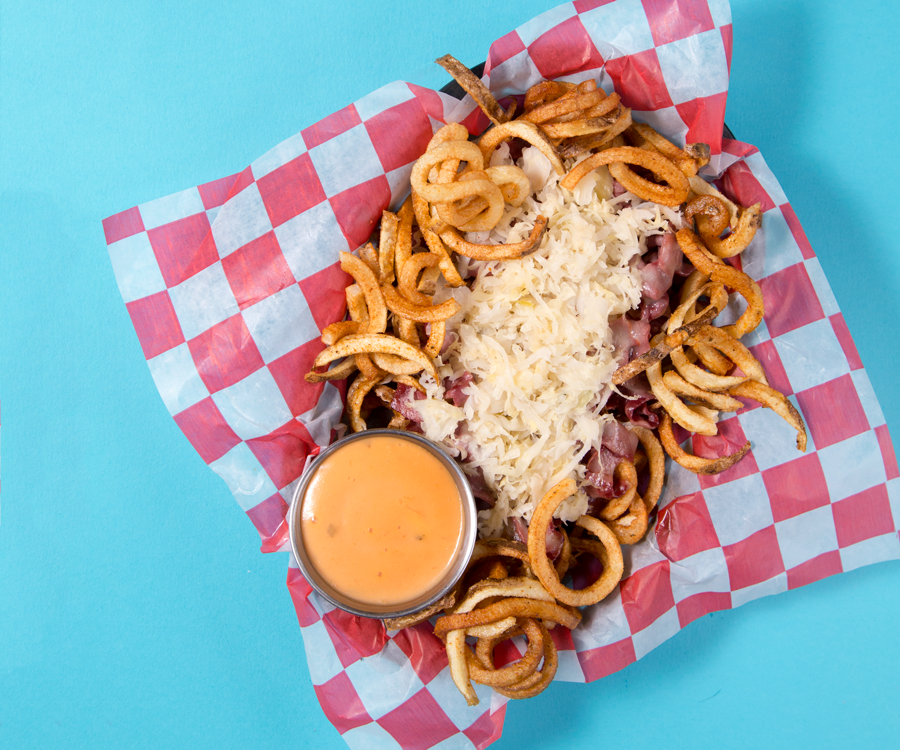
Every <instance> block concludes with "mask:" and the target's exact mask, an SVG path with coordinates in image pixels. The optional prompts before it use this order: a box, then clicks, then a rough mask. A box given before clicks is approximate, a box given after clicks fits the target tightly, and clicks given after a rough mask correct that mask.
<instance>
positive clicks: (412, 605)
mask: <svg viewBox="0 0 900 750" xmlns="http://www.w3.org/2000/svg"><path fill="white" fill-rule="evenodd" d="M379 435H386V436H390V437H394V438H402V439H404V440H409V441H412V442H414V443H417V444H418V445H419V446H421V447H423V448H425V449H426V450H427V451H428V452H429V453H431V454H432V455H433V456H434V457H435V458H437V459H438V460H439V461H440V462H441V464H442V465H443V466H444V467H445V468H446V469H447V471H448V472H450V474H451V475H452V477H453V480H454V482H455V484H456V488H457V490H458V491H459V498H460V502H461V503H462V519H463V523H462V533H461V540H460V543H459V545H458V546H457V551H456V556H455V557H454V559H453V560H452V562H451V564H450V565H449V566H448V567H447V569H446V570H445V572H444V575H443V576H442V577H441V578H440V579H439V580H438V581H437V582H436V583H435V584H434V586H433V587H432V588H431V589H430V590H429V591H427V592H425V593H424V594H422V595H421V596H419V597H417V598H416V599H413V600H412V601H409V602H404V603H403V604H399V605H397V604H393V605H378V604H369V603H366V602H359V601H357V600H355V599H353V598H351V597H348V596H347V595H345V594H343V593H342V592H340V591H338V590H337V589H335V588H334V587H332V586H331V585H330V584H329V583H328V581H327V580H325V578H323V577H322V576H321V575H320V574H319V572H318V571H317V570H316V569H315V567H314V566H313V565H312V563H311V561H310V559H309V555H308V554H307V552H306V550H305V549H304V547H303V533H302V529H301V522H300V519H301V514H302V510H303V500H304V498H305V497H306V491H307V488H308V487H309V484H310V481H311V480H312V478H313V476H314V475H315V473H316V471H317V470H318V468H319V467H320V466H321V464H322V462H323V461H324V460H325V459H326V458H328V456H330V455H332V454H333V453H335V452H336V451H339V450H340V449H341V448H342V447H343V446H345V445H347V444H348V443H350V442H353V441H354V440H361V439H364V438H373V437H374V438H377V437H378V436H379ZM287 517H288V528H289V531H290V537H291V549H292V550H293V552H294V557H295V558H296V559H297V563H298V564H299V566H300V571H301V572H302V573H303V577H304V578H306V580H307V581H308V582H309V584H310V586H312V587H313V589H315V590H316V592H317V593H318V594H319V596H321V597H322V598H323V599H325V600H326V601H329V602H331V604H333V605H334V606H336V607H339V608H340V609H343V610H344V611H346V612H350V613H351V614H354V615H360V616H362V617H375V618H379V619H385V618H388V617H402V616H404V615H408V614H412V613H413V612H418V611H419V610H420V609H424V608H425V607H427V606H429V605H430V604H433V603H434V602H436V601H437V600H438V599H440V598H441V597H443V596H445V595H446V594H447V593H448V592H449V591H450V589H452V588H453V586H454V585H455V584H456V582H457V581H458V580H459V579H460V577H461V576H462V574H463V572H464V571H465V569H466V566H467V565H468V564H469V560H470V559H471V557H472V550H473V549H474V547H475V535H476V533H477V527H478V512H477V510H476V508H475V498H474V497H473V495H472V488H471V487H470V486H469V482H468V480H467V479H466V475H465V473H463V470H462V469H461V468H460V467H459V464H457V463H456V461H454V460H453V459H452V458H451V457H450V456H448V455H447V454H446V453H445V452H444V451H443V450H442V449H441V448H440V447H439V446H438V445H437V444H436V443H433V442H432V441H430V440H428V439H427V438H424V437H422V436H421V435H417V434H415V433H412V432H405V431H403V430H366V431H365V432H356V433H354V434H352V435H348V436H347V437H345V438H342V439H341V440H338V441H337V442H336V443H334V444H332V445H330V446H329V447H328V448H326V449H325V450H324V451H322V453H320V454H319V455H318V456H317V457H316V459H315V460H314V461H313V462H312V463H311V464H310V465H309V467H308V468H307V470H306V472H305V473H304V474H303V477H302V479H301V480H300V484H298V485H297V489H296V490H295V492H294V497H293V499H292V500H291V507H290V509H289V510H288V516H287Z"/></svg>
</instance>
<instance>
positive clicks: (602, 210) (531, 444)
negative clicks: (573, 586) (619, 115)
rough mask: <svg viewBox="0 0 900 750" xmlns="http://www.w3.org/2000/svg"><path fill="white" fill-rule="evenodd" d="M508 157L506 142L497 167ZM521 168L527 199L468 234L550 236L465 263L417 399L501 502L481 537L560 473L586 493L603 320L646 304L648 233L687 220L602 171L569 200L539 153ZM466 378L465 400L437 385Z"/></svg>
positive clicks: (430, 427)
mask: <svg viewBox="0 0 900 750" xmlns="http://www.w3.org/2000/svg"><path fill="white" fill-rule="evenodd" d="M512 163H514V162H513V161H512V159H510V158H509V151H508V149H506V148H505V147H502V148H501V149H499V150H498V151H497V153H496V154H495V155H494V159H493V160H492V164H512ZM516 163H517V164H518V165H519V166H520V167H522V168H523V169H524V171H525V172H526V174H527V175H528V177H529V179H530V180H531V183H532V190H533V193H532V195H531V197H529V198H527V199H526V200H525V202H524V203H523V204H522V205H521V206H520V207H518V208H512V207H508V208H507V211H506V213H505V214H504V216H503V218H502V220H501V221H500V223H499V224H498V225H497V227H495V228H494V229H493V230H492V231H491V232H490V234H489V235H487V234H486V233H484V234H481V235H470V239H473V240H474V241H478V242H484V241H485V240H486V239H487V241H488V242H489V243H490V244H494V243H505V242H518V241H520V240H522V239H523V238H525V237H526V236H527V235H528V234H529V232H530V231H531V229H532V227H533V226H534V222H535V219H536V217H537V216H538V215H544V216H546V217H547V218H548V220H549V228H548V231H547V233H546V235H545V236H544V238H543V241H542V243H541V246H540V248H539V249H538V250H537V252H535V253H533V254H532V255H530V256H527V257H524V258H521V259H517V260H512V261H490V262H472V261H468V260H467V259H465V258H463V259H461V261H462V263H463V264H467V268H463V269H462V270H463V271H468V274H469V275H470V276H474V282H472V283H471V284H470V286H466V287H460V288H458V289H453V290H451V289H447V290H446V291H445V295H446V296H450V295H451V294H452V296H453V297H455V298H456V299H457V301H458V302H459V303H460V304H461V306H462V310H461V311H460V313H458V314H457V315H456V316H455V317H454V318H453V319H451V321H450V322H449V326H448V336H449V337H450V338H449V340H450V341H452V343H451V344H450V345H449V346H448V347H447V348H446V349H445V351H444V352H443V353H442V355H441V357H440V358H439V361H438V363H437V364H438V370H439V373H440V376H441V379H442V381H441V382H435V381H434V380H432V379H431V378H429V377H427V376H425V377H423V379H422V383H423V385H424V386H425V388H426V391H427V398H426V399H424V400H420V401H416V402H415V407H416V410H417V411H418V412H419V413H420V414H421V416H422V423H421V428H422V430H423V431H424V433H425V435H426V436H427V437H429V438H430V439H432V440H435V441H437V442H440V443H442V444H443V445H444V446H446V447H447V448H448V450H450V451H451V452H452V453H454V454H455V455H456V456H457V457H458V458H459V460H460V461H461V462H463V465H464V468H466V469H467V470H468V471H470V472H477V471H478V470H479V469H480V470H481V471H482V472H483V474H484V478H485V480H486V482H487V484H488V486H489V487H490V488H491V490H493V491H494V493H495V494H496V496H497V502H496V504H495V505H494V507H493V508H490V509H488V510H483V511H481V512H480V513H479V532H480V534H481V535H482V536H495V535H497V534H499V533H500V532H501V531H502V528H503V526H504V524H505V523H506V521H507V519H508V518H510V517H522V518H524V519H525V520H526V521H529V520H530V519H531V513H532V510H533V508H534V506H535V504H536V503H537V502H538V501H539V500H540V499H541V497H543V495H544V493H545V492H546V491H547V490H548V489H550V487H552V486H553V485H555V484H556V483H557V482H560V481H562V480H563V479H566V478H567V477H574V478H575V479H576V481H577V482H578V485H579V488H581V487H582V486H583V480H584V473H585V466H584V465H583V464H582V460H583V459H584V457H585V456H586V454H587V453H588V451H589V450H590V449H591V448H592V447H595V448H598V449H599V443H600V435H601V433H602V430H603V423H604V421H605V420H607V419H612V417H611V416H608V415H605V414H602V413H601V411H602V409H603V406H604V405H605V403H606V401H607V399H608V397H609V394H610V387H611V386H610V380H611V377H612V374H613V372H614V371H615V369H616V366H617V362H616V359H617V352H616V351H615V350H614V347H613V343H612V335H611V333H610V321H611V320H612V319H615V318H617V317H618V316H621V315H623V314H625V313H627V312H628V311H629V310H632V309H634V308H637V307H638V305H639V304H640V302H641V283H642V282H641V273H640V270H639V269H638V267H637V266H638V265H639V264H637V263H636V262H635V261H636V258H637V257H638V256H640V255H641V254H643V253H644V252H645V251H646V249H647V242H646V240H647V237H649V236H652V235H661V234H664V233H665V232H667V231H671V227H672V226H673V225H674V226H675V227H676V228H680V226H681V218H680V214H679V213H678V212H677V211H674V210H671V209H668V208H666V207H664V206H658V205H656V204H654V203H640V202H639V201H638V200H637V199H636V198H635V197H634V196H633V195H631V194H628V193H626V194H624V195H622V196H619V197H617V198H613V197H612V180H611V178H610V177H609V174H608V172H607V171H606V169H605V168H603V169H602V170H598V171H596V172H593V173H591V174H589V175H587V176H586V177H585V178H584V179H583V180H582V181H581V182H580V183H579V184H578V185H577V186H576V188H575V190H574V191H572V192H569V191H567V190H564V189H562V188H560V187H559V185H558V180H559V178H558V177H557V175H556V174H555V173H554V172H553V170H552V168H551V166H550V163H549V161H548V160H547V159H546V158H545V157H544V156H543V155H542V154H541V153H540V152H539V151H537V149H534V148H527V149H525V150H524V152H523V154H522V157H521V159H519V160H518V162H516ZM464 275H465V274H464ZM435 301H436V302H437V301H439V299H438V298H436V299H435ZM465 373H471V375H472V376H473V377H472V382H471V383H470V384H469V385H467V386H466V387H465V389H464V390H463V393H464V394H465V396H466V398H465V402H464V404H463V405H462V406H456V405H454V404H452V403H449V402H448V401H445V399H444V395H445V388H444V384H445V383H447V382H449V381H452V380H456V379H458V378H460V377H461V376H463V375H465ZM587 505H588V498H587V496H586V495H585V494H584V492H583V491H582V490H581V489H579V491H578V493H577V494H576V495H574V496H573V497H571V498H570V499H569V500H568V501H566V502H565V503H563V505H562V506H560V508H559V510H558V512H557V513H556V515H557V517H558V518H560V519H561V520H563V521H574V520H576V519H577V518H578V517H579V516H580V515H582V514H583V513H585V512H586V510H587Z"/></svg>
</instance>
